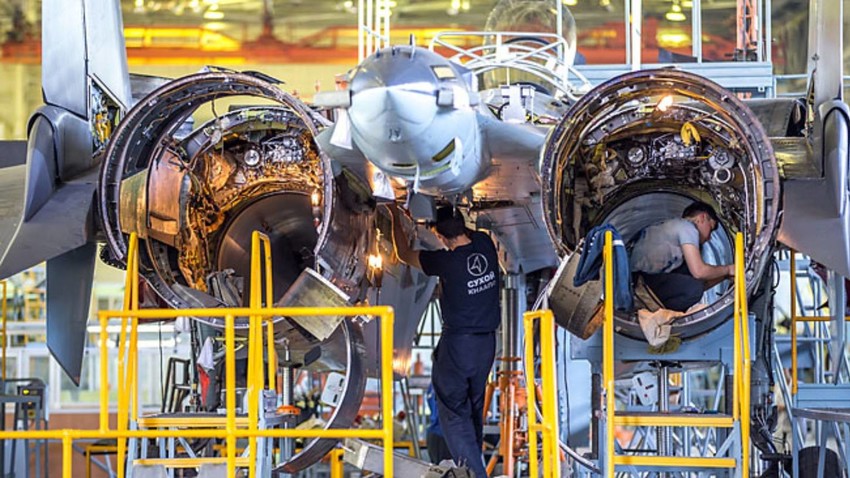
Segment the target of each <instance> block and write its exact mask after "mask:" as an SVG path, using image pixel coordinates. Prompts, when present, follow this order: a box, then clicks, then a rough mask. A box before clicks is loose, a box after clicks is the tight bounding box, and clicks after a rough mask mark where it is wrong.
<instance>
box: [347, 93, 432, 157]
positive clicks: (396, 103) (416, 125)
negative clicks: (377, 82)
mask: <svg viewBox="0 0 850 478" xmlns="http://www.w3.org/2000/svg"><path fill="white" fill-rule="evenodd" d="M436 114H437V100H436V97H435V96H434V93H433V91H422V90H418V89H411V88H409V87H407V85H406V87H404V88H402V87H397V86H381V87H374V88H369V89H367V90H364V91H361V92H359V93H357V94H355V95H354V96H353V97H352V101H351V108H350V109H349V115H350V117H351V122H352V124H353V126H354V127H355V128H356V129H357V130H358V131H359V132H360V133H361V134H363V135H364V136H367V137H371V138H372V140H376V141H390V142H393V143H399V142H405V141H410V140H412V139H414V138H416V136H417V135H418V134H420V133H422V132H423V131H424V130H425V129H426V128H427V127H428V126H429V125H430V124H431V123H432V122H433V121H434V118H435V116H436Z"/></svg>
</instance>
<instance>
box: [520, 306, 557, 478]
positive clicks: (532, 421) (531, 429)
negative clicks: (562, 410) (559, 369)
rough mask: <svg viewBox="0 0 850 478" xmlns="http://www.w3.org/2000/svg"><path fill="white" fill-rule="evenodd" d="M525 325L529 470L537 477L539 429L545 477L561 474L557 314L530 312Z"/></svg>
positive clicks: (524, 317)
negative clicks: (537, 336) (538, 382)
mask: <svg viewBox="0 0 850 478" xmlns="http://www.w3.org/2000/svg"><path fill="white" fill-rule="evenodd" d="M535 320H539V321H540V379H541V382H542V385H543V393H542V397H541V398H540V402H541V409H542V422H541V423H539V424H538V423H537V413H536V408H537V407H536V406H535V403H536V401H537V400H536V398H535V397H537V387H536V386H535V380H534V377H535V375H534V360H532V357H534V321H535ZM523 322H524V327H525V356H526V360H525V387H526V397H527V400H528V452H529V458H528V472H529V476H533V477H537V476H539V475H538V473H537V460H538V457H537V432H540V433H541V434H542V436H543V477H544V478H559V477H560V476H561V467H560V460H559V457H560V450H559V449H558V412H557V409H556V405H555V404H556V403H557V400H558V397H557V390H556V388H557V386H556V384H557V378H556V376H555V317H554V316H553V315H552V311H551V310H538V311H534V312H526V313H525V314H524V315H523Z"/></svg>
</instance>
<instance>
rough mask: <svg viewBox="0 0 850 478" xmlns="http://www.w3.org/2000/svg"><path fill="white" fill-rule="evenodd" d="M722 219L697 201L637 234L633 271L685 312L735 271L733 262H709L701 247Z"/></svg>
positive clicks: (670, 306)
mask: <svg viewBox="0 0 850 478" xmlns="http://www.w3.org/2000/svg"><path fill="white" fill-rule="evenodd" d="M719 223H720V221H719V220H718V218H717V213H716V212H715V211H714V208H712V207H711V206H710V205H708V204H706V203H704V202H694V203H692V204H691V205H689V206H688V207H686V208H685V210H684V211H683V212H682V218H681V219H668V220H666V221H663V222H659V223H656V224H653V225H651V226H649V227H647V228H645V229H643V230H642V231H641V232H639V233H638V236H637V239H636V242H635V244H634V247H633V248H632V250H631V253H630V256H629V257H630V262H631V270H632V272H634V273H636V274H640V275H642V276H643V280H644V283H645V284H646V285H647V286H648V287H649V288H650V289H651V290H652V292H653V293H655V295H656V296H657V297H658V299H659V300H660V301H661V303H662V305H663V307H664V308H666V309H670V310H675V311H678V312H685V311H687V310H688V309H689V308H690V307H691V306H693V305H695V304H696V303H697V302H699V301H700V299H702V295H703V292H705V290H707V289H709V288H711V287H713V286H714V285H716V284H717V283H719V282H720V281H722V280H724V279H726V278H727V277H732V276H734V274H735V266H734V265H710V264H706V263H705V262H704V261H703V259H702V253H701V251H700V248H701V246H702V245H703V244H705V243H706V241H708V240H709V239H710V238H711V233H712V231H714V230H715V229H716V228H717V225H718V224H719Z"/></svg>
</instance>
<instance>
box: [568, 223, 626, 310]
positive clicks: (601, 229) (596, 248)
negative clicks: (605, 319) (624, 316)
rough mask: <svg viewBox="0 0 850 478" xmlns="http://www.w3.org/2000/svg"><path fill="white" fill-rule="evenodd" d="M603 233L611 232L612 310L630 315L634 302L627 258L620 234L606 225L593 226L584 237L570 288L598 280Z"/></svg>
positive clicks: (603, 241) (603, 239)
mask: <svg viewBox="0 0 850 478" xmlns="http://www.w3.org/2000/svg"><path fill="white" fill-rule="evenodd" d="M607 231H611V236H612V237H611V239H612V240H613V242H614V308H616V309H617V310H621V311H623V312H631V311H632V309H634V303H633V297H632V273H631V267H630V266H629V255H628V253H627V252H626V246H625V244H623V238H622V237H620V233H619V232H617V229H615V228H614V226H612V225H610V224H603V225H601V226H596V227H594V228H593V229H591V230H590V232H588V233H587V236H585V238H584V245H583V246H582V249H581V257H580V258H579V261H578V268H577V269H576V275H575V277H574V278H573V285H574V286H575V287H578V286H580V285H582V284H584V283H585V282H587V281H589V280H598V279H599V269H600V268H601V267H602V255H603V254H602V253H603V251H604V249H605V233H606V232H607Z"/></svg>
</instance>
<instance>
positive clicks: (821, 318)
mask: <svg viewBox="0 0 850 478" xmlns="http://www.w3.org/2000/svg"><path fill="white" fill-rule="evenodd" d="M796 256H797V251H795V250H794V249H791V261H790V267H789V269H790V272H791V280H790V293H791V395H797V381H798V379H797V376H798V370H797V322H829V321H830V320H832V316H830V315H797V259H796ZM844 320H845V321H846V322H850V316H845V317H844Z"/></svg>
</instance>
